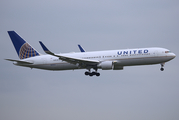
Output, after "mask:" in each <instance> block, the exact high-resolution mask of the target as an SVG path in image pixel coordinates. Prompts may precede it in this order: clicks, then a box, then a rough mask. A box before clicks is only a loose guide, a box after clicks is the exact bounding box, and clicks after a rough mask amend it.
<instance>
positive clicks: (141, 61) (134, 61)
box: [116, 56, 171, 66]
mask: <svg viewBox="0 0 179 120" xmlns="http://www.w3.org/2000/svg"><path fill="white" fill-rule="evenodd" d="M169 60H171V58H169V57H161V56H159V57H145V58H131V59H120V60H118V62H117V63H116V64H117V65H121V66H133V65H150V64H159V63H163V62H167V61H169Z"/></svg>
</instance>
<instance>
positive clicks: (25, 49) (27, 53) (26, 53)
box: [19, 43, 39, 59]
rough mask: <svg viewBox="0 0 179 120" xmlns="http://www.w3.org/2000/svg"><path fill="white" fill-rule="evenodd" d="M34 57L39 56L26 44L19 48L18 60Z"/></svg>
mask: <svg viewBox="0 0 179 120" xmlns="http://www.w3.org/2000/svg"><path fill="white" fill-rule="evenodd" d="M34 56H39V53H38V52H37V51H35V50H34V49H33V48H32V47H31V46H30V45H29V44H28V43H24V44H23V45H22V46H21V48H20V51H19V58H20V59H25V58H29V57H34Z"/></svg>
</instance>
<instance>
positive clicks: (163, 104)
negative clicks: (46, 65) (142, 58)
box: [0, 0, 179, 120]
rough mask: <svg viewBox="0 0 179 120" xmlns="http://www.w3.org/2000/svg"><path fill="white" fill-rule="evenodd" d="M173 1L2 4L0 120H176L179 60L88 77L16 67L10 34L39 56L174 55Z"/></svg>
mask: <svg viewBox="0 0 179 120" xmlns="http://www.w3.org/2000/svg"><path fill="white" fill-rule="evenodd" d="M178 21H179V1H178V0H145V1H143V0H135V1H134V0H125V1H119V0H110V1H107V0H98V1H94V0H90V1H84V0H66V1H61V0H50V1H48V0H38V1H37V0H1V1H0V42H1V43H0V48H1V51H0V54H1V56H0V58H1V59H0V66H1V67H0V70H1V72H0V75H1V78H0V119H1V120H23V119H25V120H32V119H43V120H49V119H51V120H59V119H60V120H72V119H73V120H109V119H112V120H119V119H123V120H134V119H136V120H159V119H160V120H169V119H170V120H178V119H179V102H178V101H179V95H178V93H179V75H178V71H179V67H178V62H177V61H178V57H176V58H175V59H174V60H172V61H170V62H168V63H166V65H165V71H164V72H161V71H160V70H159V69H160V65H151V66H135V67H125V68H124V70H123V71H102V70H99V71H100V73H101V76H100V77H88V76H85V75H84V72H85V70H76V71H55V72H54V71H45V70H38V69H32V70H31V69H29V68H23V67H18V66H14V65H13V64H12V63H11V62H8V61H5V60H4V59H5V58H13V59H18V56H17V54H16V51H15V49H14V47H13V45H12V43H11V41H10V38H9V36H8V34H7V31H8V30H15V31H16V32H17V33H18V34H19V35H20V36H22V37H23V38H24V39H25V40H26V41H28V42H29V43H30V44H31V45H32V46H33V47H34V48H35V49H37V50H38V51H39V52H40V53H42V54H45V53H44V52H43V50H42V48H41V47H40V45H39V43H38V41H43V42H44V43H45V44H46V45H47V46H48V47H49V48H50V49H51V50H52V51H54V52H56V53H60V52H73V51H75V52H79V49H78V48H77V44H81V45H82V46H83V47H84V48H85V49H86V50H87V51H95V50H110V49H122V48H138V47H164V48H168V49H170V50H171V51H173V52H174V53H175V54H176V55H178V54H179V48H178V45H179V42H178V39H179V24H178Z"/></svg>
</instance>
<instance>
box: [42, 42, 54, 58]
mask: <svg viewBox="0 0 179 120" xmlns="http://www.w3.org/2000/svg"><path fill="white" fill-rule="evenodd" d="M39 43H40V45H41V47H42V48H43V50H44V52H45V53H47V54H51V55H54V53H52V52H51V51H50V50H48V49H47V47H46V46H45V45H44V44H43V43H42V42H41V41H39Z"/></svg>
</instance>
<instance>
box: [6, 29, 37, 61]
mask: <svg viewBox="0 0 179 120" xmlns="http://www.w3.org/2000/svg"><path fill="white" fill-rule="evenodd" d="M8 34H9V36H10V38H11V40H12V43H13V45H14V47H15V49H16V52H17V54H18V56H19V58H20V59H25V58H29V57H34V56H39V55H40V54H39V53H38V52H37V51H36V50H35V49H34V48H32V47H31V46H30V45H29V44H28V43H27V42H26V41H25V40H23V39H22V38H21V37H20V36H19V35H18V34H17V33H16V32H15V31H8Z"/></svg>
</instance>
